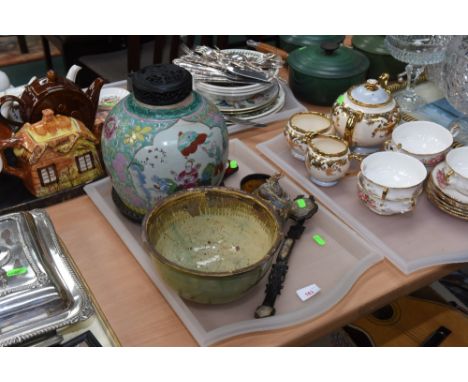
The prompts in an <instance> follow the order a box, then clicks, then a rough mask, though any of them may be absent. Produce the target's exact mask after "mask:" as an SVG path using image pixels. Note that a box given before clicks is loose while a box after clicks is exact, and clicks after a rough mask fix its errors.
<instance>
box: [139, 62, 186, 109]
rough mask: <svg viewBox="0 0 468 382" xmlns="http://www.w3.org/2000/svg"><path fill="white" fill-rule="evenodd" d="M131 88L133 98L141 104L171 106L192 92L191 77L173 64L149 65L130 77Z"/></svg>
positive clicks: (184, 70)
mask: <svg viewBox="0 0 468 382" xmlns="http://www.w3.org/2000/svg"><path fill="white" fill-rule="evenodd" d="M132 87H133V94H134V96H135V98H136V99H137V100H138V101H140V102H142V103H145V104H147V105H152V106H164V105H172V104H175V103H178V102H180V101H183V100H184V99H185V98H187V96H188V95H189V94H190V93H191V92H192V75H191V74H190V72H189V71H188V70H186V69H184V68H181V67H180V66H177V65H174V64H157V65H149V66H146V67H144V68H142V69H140V70H139V71H137V72H135V73H134V74H133V75H132Z"/></svg>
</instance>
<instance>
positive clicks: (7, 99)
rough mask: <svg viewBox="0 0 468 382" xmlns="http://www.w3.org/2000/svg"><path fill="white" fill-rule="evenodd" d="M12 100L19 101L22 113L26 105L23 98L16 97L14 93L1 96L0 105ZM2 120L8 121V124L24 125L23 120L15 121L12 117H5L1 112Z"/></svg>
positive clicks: (0, 117)
mask: <svg viewBox="0 0 468 382" xmlns="http://www.w3.org/2000/svg"><path fill="white" fill-rule="evenodd" d="M12 102H17V103H18V104H19V106H20V114H21V115H22V114H23V112H24V110H25V109H26V105H25V104H24V102H23V100H22V99H21V98H18V97H15V96H13V95H6V96H3V97H0V106H1V105H4V104H7V103H12ZM0 120H1V121H3V122H6V123H7V124H11V125H13V126H22V125H23V122H18V121H13V120H11V119H8V118H7V117H4V116H3V115H2V113H1V112H0Z"/></svg>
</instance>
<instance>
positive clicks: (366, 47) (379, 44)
mask: <svg viewBox="0 0 468 382" xmlns="http://www.w3.org/2000/svg"><path fill="white" fill-rule="evenodd" d="M384 40H385V36H353V40H352V43H353V46H354V47H355V48H357V49H360V50H362V51H364V52H367V53H373V54H384V55H390V53H389V52H388V50H387V48H386V47H385V45H384Z"/></svg>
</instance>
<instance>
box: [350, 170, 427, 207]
mask: <svg viewBox="0 0 468 382" xmlns="http://www.w3.org/2000/svg"><path fill="white" fill-rule="evenodd" d="M363 184H364V177H363V176H362V174H361V173H359V174H358V176H357V186H358V197H359V199H360V200H361V202H362V203H364V205H366V207H367V208H369V209H370V210H371V211H373V212H375V213H376V214H379V215H396V214H405V213H407V212H410V211H412V210H413V209H414V208H415V206H416V201H417V198H418V196H419V194H421V192H422V189H420V191H419V194H418V195H414V196H413V197H411V198H407V199H399V200H385V199H381V198H379V197H378V196H377V195H375V194H373V193H372V192H370V191H369V190H368V189H366V188H365V187H364V185H363Z"/></svg>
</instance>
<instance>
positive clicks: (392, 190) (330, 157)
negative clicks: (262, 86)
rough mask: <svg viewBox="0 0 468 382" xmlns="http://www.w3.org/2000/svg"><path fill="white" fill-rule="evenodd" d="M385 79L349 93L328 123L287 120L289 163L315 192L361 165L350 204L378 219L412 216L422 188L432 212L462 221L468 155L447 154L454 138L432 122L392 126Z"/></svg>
mask: <svg viewBox="0 0 468 382" xmlns="http://www.w3.org/2000/svg"><path fill="white" fill-rule="evenodd" d="M387 79H388V78H387V77H386V76H384V75H383V76H381V77H380V78H379V80H378V81H377V80H372V79H370V80H367V82H366V83H364V84H362V85H357V86H353V87H351V88H350V89H349V90H348V91H347V92H346V93H345V94H343V95H342V96H340V97H339V98H338V99H337V101H336V102H335V104H334V105H333V107H332V111H331V114H330V115H329V116H328V115H326V114H321V113H314V112H306V113H298V114H295V115H293V116H291V118H290V119H289V121H288V123H287V124H286V126H285V128H284V136H285V138H286V141H287V142H288V145H289V148H290V152H291V155H292V156H293V157H295V158H296V159H300V160H303V161H304V164H305V167H306V169H307V172H308V177H309V179H310V180H311V182H313V183H314V184H316V185H318V186H321V187H330V186H334V185H336V184H337V183H338V182H339V180H340V179H342V178H343V177H345V176H346V175H352V174H351V172H350V171H349V169H350V164H351V161H352V160H353V159H356V160H360V161H361V164H360V172H359V173H358V175H357V177H356V183H357V196H358V198H359V200H360V201H361V202H362V203H363V204H364V205H365V206H366V207H367V208H369V209H370V210H371V211H373V212H375V213H377V214H379V215H395V214H404V213H408V212H411V211H413V210H414V209H415V207H416V205H417V201H418V198H419V197H420V195H421V194H422V192H423V191H424V185H426V186H425V189H426V192H427V196H428V198H429V199H430V200H431V201H432V202H433V203H434V204H435V205H436V206H437V207H438V208H440V209H441V210H442V211H444V212H447V213H449V214H451V215H453V216H456V217H459V218H463V219H467V220H468V147H460V148H456V149H452V148H453V146H454V138H455V137H456V135H457V131H456V130H455V129H452V130H448V129H446V128H445V127H444V126H442V125H439V124H437V123H435V122H431V121H411V122H405V123H402V124H399V122H400V119H401V115H400V109H399V106H398V104H397V103H396V102H395V100H394V99H393V97H392V95H391V93H390V91H389V90H387V89H386V80H387ZM352 172H354V171H352ZM428 173H430V176H429V177H428V176H427V175H428Z"/></svg>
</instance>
